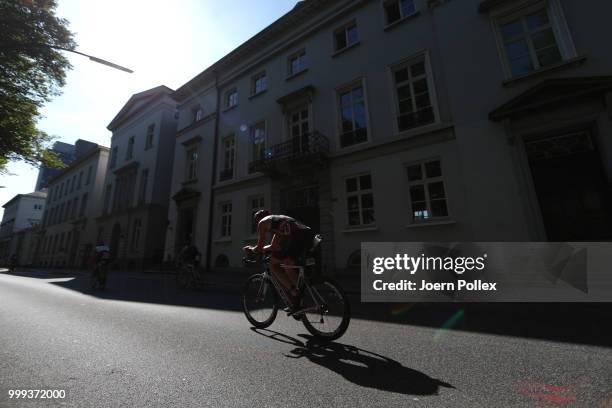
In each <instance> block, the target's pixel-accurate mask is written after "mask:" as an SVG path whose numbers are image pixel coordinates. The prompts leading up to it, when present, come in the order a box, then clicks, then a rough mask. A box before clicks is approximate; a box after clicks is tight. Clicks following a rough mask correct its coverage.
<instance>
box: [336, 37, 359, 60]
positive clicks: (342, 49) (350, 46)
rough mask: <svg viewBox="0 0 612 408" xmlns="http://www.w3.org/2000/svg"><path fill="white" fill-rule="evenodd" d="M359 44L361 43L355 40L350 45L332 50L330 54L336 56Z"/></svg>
mask: <svg viewBox="0 0 612 408" xmlns="http://www.w3.org/2000/svg"><path fill="white" fill-rule="evenodd" d="M359 44H361V41H359V40H357V41H356V42H354V43H352V44H351V45H347V46H346V47H344V48H341V49H339V50H336V51H334V53H333V54H332V55H331V56H332V58H335V57H337V56H338V55H340V54H343V53H344V52H346V51H348V50H352V49H353V48H355V47H356V46H358V45H359Z"/></svg>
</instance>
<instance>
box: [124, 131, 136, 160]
mask: <svg viewBox="0 0 612 408" xmlns="http://www.w3.org/2000/svg"><path fill="white" fill-rule="evenodd" d="M133 153H134V136H130V138H129V139H128V146H127V150H126V151H125V160H130V159H131V158H132V157H133Z"/></svg>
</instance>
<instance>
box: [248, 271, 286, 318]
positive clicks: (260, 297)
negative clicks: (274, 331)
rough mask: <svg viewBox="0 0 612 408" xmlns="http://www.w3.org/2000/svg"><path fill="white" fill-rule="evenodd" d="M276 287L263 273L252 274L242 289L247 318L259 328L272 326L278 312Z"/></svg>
mask: <svg viewBox="0 0 612 408" xmlns="http://www.w3.org/2000/svg"><path fill="white" fill-rule="evenodd" d="M277 303H278V302H277V294H276V289H275V288H274V285H273V284H272V282H270V280H269V279H267V278H265V277H264V275H263V274H257V275H253V276H251V277H250V278H249V279H248V280H247V282H246V284H245V285H244V289H243V291H242V308H243V310H244V315H245V316H246V318H247V320H248V321H249V322H250V323H251V324H252V325H253V326H255V327H256V328H258V329H265V328H266V327H268V326H270V325H271V324H272V323H273V322H274V319H276V314H277V313H278V305H277Z"/></svg>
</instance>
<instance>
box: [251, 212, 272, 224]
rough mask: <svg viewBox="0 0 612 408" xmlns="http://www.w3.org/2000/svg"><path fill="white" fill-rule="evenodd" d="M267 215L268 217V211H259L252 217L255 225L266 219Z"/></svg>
mask: <svg viewBox="0 0 612 408" xmlns="http://www.w3.org/2000/svg"><path fill="white" fill-rule="evenodd" d="M268 215H270V211H268V210H259V211H257V212H256V213H255V215H254V216H253V219H254V220H255V223H256V224H259V221H261V219H262V218H264V217H267V216H268Z"/></svg>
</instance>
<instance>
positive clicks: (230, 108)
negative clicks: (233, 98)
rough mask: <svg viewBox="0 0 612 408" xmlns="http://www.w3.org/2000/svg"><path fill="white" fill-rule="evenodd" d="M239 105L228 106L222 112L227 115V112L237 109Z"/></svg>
mask: <svg viewBox="0 0 612 408" xmlns="http://www.w3.org/2000/svg"><path fill="white" fill-rule="evenodd" d="M237 107H238V104H235V105H232V106H226V107H225V108H223V110H222V111H221V112H223V113H225V112H229V111H231V110H232V109H234V108H237Z"/></svg>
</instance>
